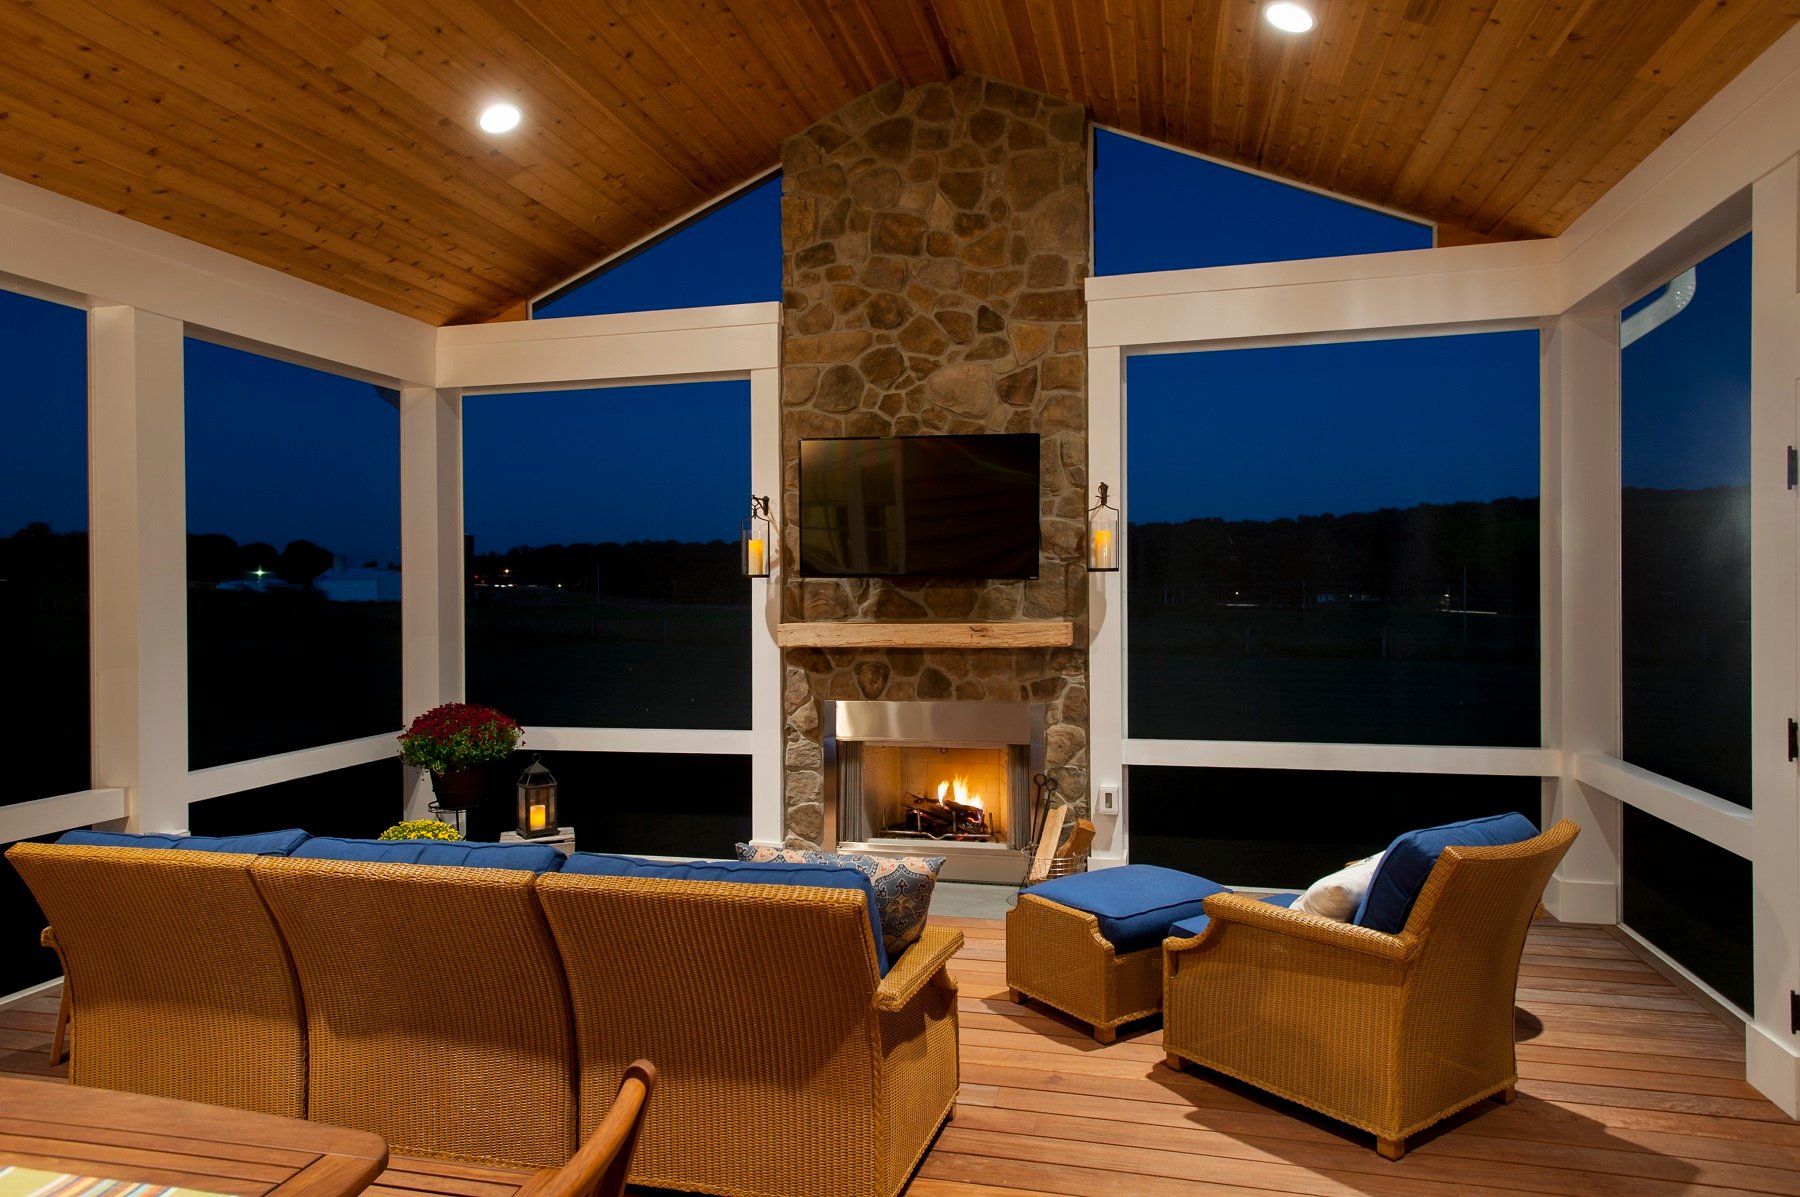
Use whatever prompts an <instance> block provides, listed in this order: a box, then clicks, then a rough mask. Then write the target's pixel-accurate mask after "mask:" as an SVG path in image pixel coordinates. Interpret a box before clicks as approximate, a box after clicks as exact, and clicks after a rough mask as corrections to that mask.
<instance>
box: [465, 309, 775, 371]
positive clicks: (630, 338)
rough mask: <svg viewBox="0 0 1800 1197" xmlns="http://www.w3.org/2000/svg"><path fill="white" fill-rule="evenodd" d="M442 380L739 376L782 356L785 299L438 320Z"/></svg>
mask: <svg viewBox="0 0 1800 1197" xmlns="http://www.w3.org/2000/svg"><path fill="white" fill-rule="evenodd" d="M437 361H438V368H437V378H438V386H440V387H454V388H457V389H460V390H462V391H464V392H466V393H467V392H478V391H525V390H544V389H546V388H549V387H556V386H564V387H569V386H605V385H614V386H617V385H639V384H645V383H657V382H699V381H705V380H708V379H712V378H741V377H743V376H744V375H745V374H747V373H748V372H749V371H751V370H773V369H779V368H780V366H781V305H780V304H778V303H745V304H734V305H731V306H728V307H716V308H683V309H679V310H676V311H667V312H632V313H628V314H625V315H621V316H570V317H568V318H566V319H561V320H527V321H516V320H515V321H507V322H504V323H500V324H471V325H464V326H459V327H454V328H446V329H443V330H441V333H440V336H439V339H438V352H437Z"/></svg>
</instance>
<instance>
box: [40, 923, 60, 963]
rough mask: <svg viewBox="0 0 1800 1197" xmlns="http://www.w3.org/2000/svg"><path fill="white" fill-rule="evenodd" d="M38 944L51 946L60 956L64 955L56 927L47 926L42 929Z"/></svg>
mask: <svg viewBox="0 0 1800 1197" xmlns="http://www.w3.org/2000/svg"><path fill="white" fill-rule="evenodd" d="M38 944H39V945H40V946H42V947H46V948H49V949H50V950H51V951H52V952H55V953H56V954H57V955H59V956H60V955H62V945H61V944H59V943H57V942H56V928H55V927H45V928H44V929H43V930H42V931H39V932H38Z"/></svg>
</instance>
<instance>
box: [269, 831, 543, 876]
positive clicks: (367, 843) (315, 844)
mask: <svg viewBox="0 0 1800 1197" xmlns="http://www.w3.org/2000/svg"><path fill="white" fill-rule="evenodd" d="M294 857H295V858H296V859H298V860H373V861H382V862H385V863H388V864H427V865H459V866H461V867H462V868H465V869H521V870H524V871H526V872H531V873H554V872H556V871H557V870H558V869H560V868H562V864H563V854H562V853H561V852H558V851H557V850H556V849H555V848H552V847H551V846H550V845H549V844H471V843H469V842H467V841H466V840H358V839H340V838H338V837H335V836H314V837H313V838H312V839H310V840H308V841H306V843H304V844H302V845H300V847H299V849H298V850H297V851H296V852H295V853H294Z"/></svg>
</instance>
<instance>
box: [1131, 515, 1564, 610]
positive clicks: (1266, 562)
mask: <svg viewBox="0 0 1800 1197" xmlns="http://www.w3.org/2000/svg"><path fill="white" fill-rule="evenodd" d="M1127 543H1128V551H1129V553H1130V569H1131V579H1130V597H1131V603H1132V605H1133V606H1134V607H1140V608H1141V607H1156V606H1164V605H1168V606H1209V605H1215V604H1220V603H1234V602H1235V603H1252V604H1256V605H1258V606H1285V607H1312V606H1323V605H1330V604H1337V603H1345V604H1348V603H1352V602H1362V603H1368V602H1381V603H1392V604H1402V605H1413V606H1421V607H1425V606H1440V605H1443V603H1444V601H1445V600H1444V596H1445V595H1446V594H1448V595H1449V596H1450V602H1451V603H1452V604H1453V605H1456V606H1461V605H1462V604H1463V600H1464V596H1465V592H1466V595H1467V600H1468V605H1469V607H1471V608H1476V609H1480V610H1487V611H1498V612H1500V613H1502V614H1513V613H1519V612H1533V611H1535V610H1536V609H1537V603H1538V501H1537V500H1536V499H1517V498H1507V499H1493V500H1490V501H1487V502H1480V503H1476V502H1469V503H1421V504H1419V505H1417V506H1415V507H1405V508H1395V507H1385V508H1382V509H1381V510H1379V511H1359V512H1353V513H1350V514H1347V515H1310V516H1301V517H1298V518H1295V519H1276V520H1223V519H1195V520H1185V521H1183V522H1181V523H1155V524H1132V525H1131V527H1130V529H1129V539H1128V542H1127Z"/></svg>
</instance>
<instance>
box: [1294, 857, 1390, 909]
mask: <svg viewBox="0 0 1800 1197" xmlns="http://www.w3.org/2000/svg"><path fill="white" fill-rule="evenodd" d="M1384 855H1385V853H1381V852H1377V853H1376V854H1375V855H1373V856H1369V857H1365V858H1363V859H1362V860H1353V861H1351V862H1350V863H1349V864H1347V865H1345V866H1344V867H1343V868H1341V869H1339V870H1338V871H1337V872H1335V873H1327V874H1325V876H1323V877H1321V878H1319V879H1318V880H1317V881H1315V882H1313V883H1312V884H1311V885H1309V886H1307V887H1306V892H1305V893H1303V894H1301V895H1300V896H1299V897H1298V898H1297V899H1295V900H1294V904H1293V905H1292V906H1290V907H1288V909H1290V910H1303V911H1305V912H1306V913H1307V914H1316V915H1318V916H1319V917H1321V918H1328V919H1331V920H1332V921H1333V922H1338V923H1347V922H1349V921H1350V918H1351V916H1352V915H1354V914H1355V913H1356V908H1357V907H1358V906H1360V905H1362V900H1363V895H1364V894H1366V893H1368V892H1369V882H1370V881H1372V880H1373V879H1374V877H1375V869H1376V866H1378V865H1380V864H1381V858H1382V856H1384Z"/></svg>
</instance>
